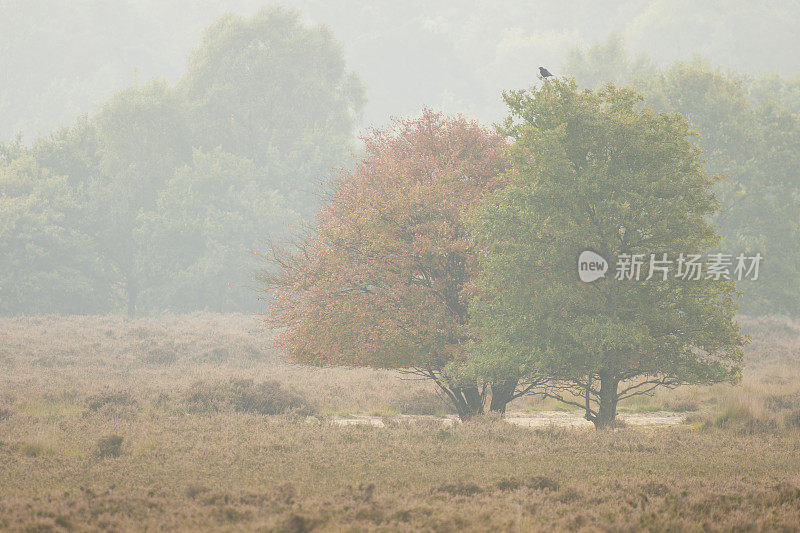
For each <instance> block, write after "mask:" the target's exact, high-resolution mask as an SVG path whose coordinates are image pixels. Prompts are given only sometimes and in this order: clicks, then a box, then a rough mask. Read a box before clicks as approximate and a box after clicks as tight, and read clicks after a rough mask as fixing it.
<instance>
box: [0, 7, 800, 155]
mask: <svg viewBox="0 0 800 533" xmlns="http://www.w3.org/2000/svg"><path fill="white" fill-rule="evenodd" d="M0 5H2V10H3V13H4V17H3V20H2V21H0V43H2V48H1V49H2V51H3V53H2V58H0V60H1V61H2V65H0V72H2V76H3V77H2V87H1V88H0V91H2V93H0V106H2V107H0V116H2V117H3V120H2V123H1V124H0V128H2V129H0V138H2V139H6V140H9V139H11V138H12V137H13V136H14V135H15V134H16V133H18V132H21V133H23V135H24V136H25V138H26V139H27V140H28V141H30V140H32V139H33V138H34V137H36V136H39V135H46V134H47V133H48V132H50V131H51V130H53V129H55V128H57V127H59V126H65V125H69V124H71V123H72V122H73V121H74V120H75V118H76V117H77V116H78V115H80V114H82V113H91V112H94V111H96V110H97V108H98V106H99V105H101V104H102V103H103V102H104V101H105V100H106V99H108V98H109V97H110V96H111V95H112V94H113V92H114V91H116V90H119V89H123V88H124V87H126V86H128V85H130V84H131V83H133V82H134V81H135V80H137V79H138V80H148V79H151V78H155V77H161V76H164V77H166V79H167V80H168V81H170V82H173V81H175V80H177V79H178V77H179V76H180V75H181V73H182V72H183V71H184V69H185V67H186V58H187V55H188V53H189V52H190V51H191V50H192V49H193V48H195V47H196V46H197V45H198V43H199V41H200V37H201V35H202V32H203V30H204V28H205V27H207V26H208V25H209V24H211V23H212V22H213V21H214V20H215V19H216V18H217V17H219V16H221V15H223V14H224V13H226V12H232V13H237V14H242V15H252V14H253V13H254V12H255V11H256V10H257V9H258V8H260V7H262V6H263V5H264V3H263V2H259V1H255V0H252V1H251V0H246V1H231V2H214V1H204V2H201V1H195V2H192V1H187V0H177V1H174V2H158V1H150V0H142V1H130V2H127V1H124V0H119V1H105V2H101V1H97V2H93V1H85V0H84V1H80V2H66V1H63V2H62V1H59V0H54V1H47V2H45V1H38V2H37V1H33V2H31V1H25V0H19V1H15V0H3V2H2V4H0ZM282 5H285V6H287V7H291V8H294V9H297V10H298V11H299V12H300V14H301V16H302V18H303V20H304V21H306V22H307V23H309V24H325V25H327V26H328V27H329V28H330V29H331V30H332V32H333V35H334V37H335V39H336V40H337V41H339V42H341V43H342V46H343V48H344V56H345V59H346V61H347V65H348V68H349V69H351V70H353V71H354V72H357V73H358V74H359V76H360V77H361V79H362V80H363V81H364V84H365V86H366V89H367V92H366V97H367V104H366V106H365V108H364V113H363V121H362V122H361V124H360V125H361V126H381V125H384V124H386V122H387V121H388V119H389V117H390V116H405V115H408V114H413V113H415V112H418V111H419V109H420V108H421V107H422V106H424V105H427V106H434V107H437V108H441V109H444V110H446V111H450V112H460V113H465V114H468V115H470V116H473V117H475V118H477V119H480V120H483V121H487V122H492V121H496V120H499V119H500V118H501V117H502V116H503V112H504V110H503V106H502V104H501V102H500V99H499V94H500V92H501V91H503V90H507V89H511V88H525V87H527V86H528V85H530V84H531V83H532V82H533V81H534V79H535V78H534V77H535V73H536V68H537V67H538V66H540V65H546V66H548V68H550V70H551V71H552V72H553V73H556V74H568V72H565V70H564V69H565V67H566V57H567V53H568V52H569V50H570V49H571V48H573V47H586V46H589V45H591V44H594V43H595V42H598V41H605V40H606V39H607V37H608V36H609V34H611V33H612V32H616V34H617V35H618V36H619V37H620V38H621V39H622V40H623V41H624V43H625V45H626V47H627V48H628V50H629V52H630V53H631V55H633V56H639V55H640V54H644V55H646V56H647V57H649V58H651V59H652V60H653V61H655V62H656V63H658V64H663V63H667V62H670V61H673V60H675V59H688V58H690V57H691V56H692V55H694V54H699V55H701V56H703V57H705V58H707V59H708V60H709V61H710V62H711V63H713V64H714V65H720V66H722V67H724V68H732V69H735V70H737V71H740V72H744V73H747V74H750V75H757V74H760V73H764V72H771V71H776V72H779V73H781V74H782V75H786V76H791V75H794V74H796V73H797V72H798V70H800V57H798V54H797V53H795V49H796V48H797V39H796V25H795V23H796V21H797V17H798V10H800V5H798V3H797V2H782V1H772V2H747V1H723V0H715V1H709V2H692V1H689V0H685V1H666V0H665V1H649V0H642V1H633V0H630V1H620V2H593V1H577V2H573V3H571V4H570V8H569V9H565V8H564V6H563V5H561V4H558V3H554V2H522V1H519V2H514V1H512V2H469V3H468V4H464V3H460V2H425V1H408V2H388V1H377V2H358V1H352V2H349V1H342V2H325V1H305V2H304V1H287V2H283V4H282Z"/></svg>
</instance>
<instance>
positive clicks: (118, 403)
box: [86, 391, 136, 411]
mask: <svg viewBox="0 0 800 533" xmlns="http://www.w3.org/2000/svg"><path fill="white" fill-rule="evenodd" d="M135 405H136V400H134V399H133V397H132V396H131V395H130V393H128V392H122V391H116V392H110V391H109V392H102V393H100V394H95V395H93V396H89V397H88V398H86V407H87V408H88V409H89V410H90V411H100V410H101V409H104V408H106V407H110V408H116V407H132V406H135Z"/></svg>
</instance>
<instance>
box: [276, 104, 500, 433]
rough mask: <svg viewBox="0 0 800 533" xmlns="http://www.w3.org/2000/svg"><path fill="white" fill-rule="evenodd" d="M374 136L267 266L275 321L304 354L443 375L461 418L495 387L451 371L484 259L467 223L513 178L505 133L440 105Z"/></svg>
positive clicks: (443, 386) (294, 353) (297, 354)
mask: <svg viewBox="0 0 800 533" xmlns="http://www.w3.org/2000/svg"><path fill="white" fill-rule="evenodd" d="M364 142H365V156H364V157H363V159H362V160H361V161H360V163H359V164H358V165H357V166H356V168H355V170H353V171H352V172H350V173H347V174H345V175H343V176H342V177H340V178H339V180H338V181H337V182H336V183H335V184H334V187H333V192H332V194H331V197H330V199H329V201H328V202H327V204H326V205H325V206H324V207H323V209H322V210H321V212H320V214H319V216H318V219H317V223H316V226H315V228H314V230H313V233H312V234H311V235H310V236H309V237H308V238H307V239H306V240H305V241H304V242H302V243H300V244H299V245H298V246H296V247H294V248H293V249H292V251H289V252H286V251H284V252H273V257H272V263H273V267H274V268H272V269H267V270H266V271H264V272H262V274H261V276H260V279H261V280H262V281H263V282H264V285H265V290H266V291H267V292H268V293H269V294H270V297H271V306H270V311H269V313H268V322H269V323H270V324H271V325H272V326H274V327H277V328H279V329H280V331H281V334H280V337H279V342H280V344H281V346H282V347H283V348H284V349H285V350H286V351H287V352H288V353H289V354H290V356H291V357H292V358H293V359H294V360H296V361H298V362H303V363H309V364H314V365H347V366H369V367H377V368H390V369H403V370H405V371H409V372H412V373H414V374H417V375H420V376H424V377H425V378H429V379H432V380H433V381H434V382H435V383H436V384H437V385H438V387H439V388H440V390H441V391H442V393H443V394H444V395H445V396H446V397H447V398H448V399H449V400H450V401H451V402H452V403H453V404H454V406H455V407H456V409H457V411H458V413H459V415H460V416H461V417H462V418H467V417H469V416H472V415H474V414H477V413H481V412H482V411H483V405H484V399H485V395H486V394H485V393H486V386H485V385H480V384H479V383H478V381H477V380H476V379H475V378H474V377H471V376H470V375H469V374H468V373H466V372H458V371H451V369H457V368H458V361H459V359H460V358H461V357H462V354H463V348H464V346H465V344H466V343H467V342H468V338H467V336H466V332H465V331H464V328H463V326H464V325H465V324H466V322H467V319H468V314H467V298H468V294H466V292H465V286H466V285H467V283H468V282H469V281H470V279H471V278H472V277H473V276H474V274H475V268H476V265H477V261H476V260H475V256H474V251H473V244H472V242H471V240H470V238H469V236H468V234H467V232H466V230H465V226H464V224H463V222H462V221H463V218H464V215H465V213H466V212H467V210H469V209H470V207H471V206H472V205H473V204H474V203H476V202H478V201H480V200H481V199H482V198H483V197H484V196H485V195H487V193H490V192H492V191H493V190H494V189H496V188H497V187H499V186H501V185H502V183H503V175H504V171H505V169H506V168H507V165H508V162H507V157H506V150H505V148H506V146H505V142H504V141H503V139H502V138H501V137H499V136H498V135H496V134H495V133H493V132H491V131H489V130H487V129H485V128H483V127H481V126H479V125H478V124H476V123H474V122H470V121H467V120H465V119H463V118H460V117H459V118H452V117H446V116H443V115H442V114H439V113H435V112H433V111H430V110H426V111H424V112H423V113H422V116H421V117H420V118H418V119H414V120H398V121H395V123H394V124H393V126H392V127H390V128H387V129H385V130H380V131H373V132H372V133H371V134H370V135H368V136H367V137H365V138H364Z"/></svg>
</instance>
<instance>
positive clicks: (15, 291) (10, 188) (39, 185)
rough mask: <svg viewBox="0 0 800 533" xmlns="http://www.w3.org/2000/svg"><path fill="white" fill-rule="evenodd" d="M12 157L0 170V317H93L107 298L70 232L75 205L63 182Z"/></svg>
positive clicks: (20, 156) (25, 157) (78, 236)
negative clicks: (91, 315)
mask: <svg viewBox="0 0 800 533" xmlns="http://www.w3.org/2000/svg"><path fill="white" fill-rule="evenodd" d="M14 152H15V154H14V155H15V156H16V157H14V159H12V160H10V161H5V162H4V163H3V164H0V314H4V315H8V314H16V313H25V314H34V313H71V314H81V313H90V312H94V311H95V310H96V309H97V305H98V302H100V303H102V302H103V301H105V300H107V299H108V294H104V292H103V291H104V287H103V286H99V287H96V286H95V285H94V283H93V277H94V276H95V275H97V274H98V273H99V270H100V268H99V267H100V265H99V264H98V261H97V260H96V256H94V255H93V254H92V249H91V242H90V240H89V238H88V236H86V235H85V234H82V233H81V232H80V231H78V230H76V229H75V228H76V225H77V224H76V222H77V221H78V220H79V218H80V206H79V203H78V201H77V199H76V198H75V196H74V194H73V193H72V191H71V190H70V187H69V185H68V183H67V179H66V178H65V177H63V176H59V175H55V174H53V173H52V172H51V171H50V170H49V169H47V168H42V167H41V166H40V165H39V164H38V163H37V162H36V159H35V158H34V157H33V156H32V155H31V154H30V153H27V151H23V150H21V149H20V148H19V147H17V148H16V149H15V150H14ZM6 153H7V154H10V153H11V151H10V150H8V151H6Z"/></svg>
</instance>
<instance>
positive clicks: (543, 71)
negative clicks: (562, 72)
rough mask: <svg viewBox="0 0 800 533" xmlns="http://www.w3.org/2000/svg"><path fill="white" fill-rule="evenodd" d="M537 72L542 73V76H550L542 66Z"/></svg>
mask: <svg viewBox="0 0 800 533" xmlns="http://www.w3.org/2000/svg"><path fill="white" fill-rule="evenodd" d="M539 74H541V75H542V77H543V78H549V77H551V76H552V74H551V73H550V71H549V70H547V69H546V68H544V67H539Z"/></svg>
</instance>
